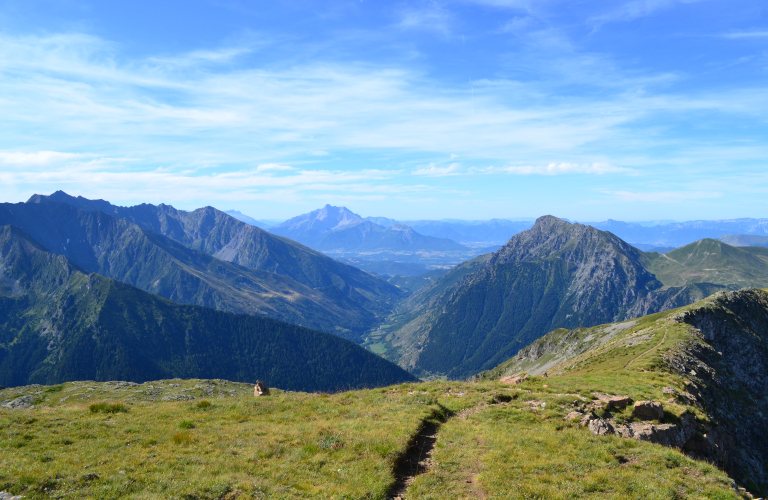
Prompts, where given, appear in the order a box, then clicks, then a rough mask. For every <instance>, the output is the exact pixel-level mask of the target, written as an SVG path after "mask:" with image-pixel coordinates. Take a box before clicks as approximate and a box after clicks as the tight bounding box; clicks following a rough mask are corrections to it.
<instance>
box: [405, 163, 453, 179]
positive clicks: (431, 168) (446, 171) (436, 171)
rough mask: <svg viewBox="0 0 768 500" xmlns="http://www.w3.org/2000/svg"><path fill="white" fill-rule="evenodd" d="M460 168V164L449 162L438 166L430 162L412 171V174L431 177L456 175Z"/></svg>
mask: <svg viewBox="0 0 768 500" xmlns="http://www.w3.org/2000/svg"><path fill="white" fill-rule="evenodd" d="M460 169H461V164H459V163H451V164H450V165H448V166H445V167H438V166H437V165H435V164H434V163H430V164H429V165H428V166H426V167H422V168H417V169H416V170H414V171H413V172H412V173H413V175H428V176H431V177H445V176H446V175H458V174H459V171H460Z"/></svg>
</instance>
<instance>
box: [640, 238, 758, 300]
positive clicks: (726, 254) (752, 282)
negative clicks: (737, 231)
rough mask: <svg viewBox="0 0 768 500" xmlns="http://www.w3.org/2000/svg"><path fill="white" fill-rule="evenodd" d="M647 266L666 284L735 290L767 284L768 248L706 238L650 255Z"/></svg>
mask: <svg viewBox="0 0 768 500" xmlns="http://www.w3.org/2000/svg"><path fill="white" fill-rule="evenodd" d="M647 255H648V258H649V262H648V264H647V268H648V270H649V271H651V272H652V273H653V274H654V275H656V277H657V278H658V279H659V280H660V281H661V282H662V283H664V284H665V285H668V286H682V285H687V284H690V283H702V282H706V283H715V284H718V285H724V286H728V287H729V288H732V289H739V288H744V287H747V286H756V287H761V288H762V287H768V249H766V248H764V247H742V248H737V247H733V246H730V245H727V244H725V243H723V242H722V241H718V240H713V239H709V238H707V239H703V240H699V241H697V242H695V243H691V244H690V245H686V246H684V247H682V248H678V249H676V250H672V251H671V252H667V253H666V254H664V255H660V254H656V253H653V254H647Z"/></svg>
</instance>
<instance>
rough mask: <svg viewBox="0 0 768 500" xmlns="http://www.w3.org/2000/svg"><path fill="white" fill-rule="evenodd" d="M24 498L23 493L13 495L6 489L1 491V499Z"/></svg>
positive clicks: (19, 499)
mask: <svg viewBox="0 0 768 500" xmlns="http://www.w3.org/2000/svg"><path fill="white" fill-rule="evenodd" d="M22 498H24V497H23V496H21V495H17V496H13V495H11V494H10V493H7V492H5V491H0V500H21V499H22Z"/></svg>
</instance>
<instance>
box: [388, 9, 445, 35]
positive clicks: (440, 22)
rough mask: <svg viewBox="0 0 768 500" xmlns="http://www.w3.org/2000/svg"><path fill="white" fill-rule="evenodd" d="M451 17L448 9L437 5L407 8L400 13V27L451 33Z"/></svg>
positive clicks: (443, 33)
mask: <svg viewBox="0 0 768 500" xmlns="http://www.w3.org/2000/svg"><path fill="white" fill-rule="evenodd" d="M450 23H451V19H450V16H449V14H448V12H447V11H445V10H444V9H442V8H440V7H439V6H437V5H434V4H433V5H431V6H430V7H427V8H421V9H412V8H409V9H406V10H403V11H402V12H401V13H400V22H399V23H398V27H399V28H401V29H418V30H424V31H433V32H437V33H440V34H442V35H449V34H450V31H451V30H450Z"/></svg>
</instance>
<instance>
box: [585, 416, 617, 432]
mask: <svg viewBox="0 0 768 500" xmlns="http://www.w3.org/2000/svg"><path fill="white" fill-rule="evenodd" d="M589 431H590V432H591V433H592V434H594V435H595V436H604V435H606V434H613V426H612V425H611V424H609V423H608V422H606V421H605V420H603V419H602V418H598V419H595V420H590V421H589Z"/></svg>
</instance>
